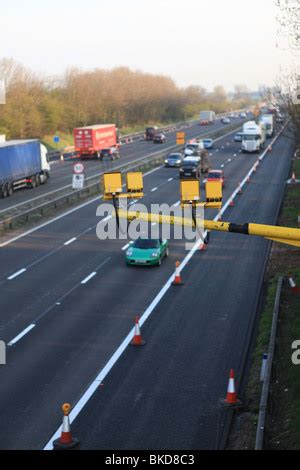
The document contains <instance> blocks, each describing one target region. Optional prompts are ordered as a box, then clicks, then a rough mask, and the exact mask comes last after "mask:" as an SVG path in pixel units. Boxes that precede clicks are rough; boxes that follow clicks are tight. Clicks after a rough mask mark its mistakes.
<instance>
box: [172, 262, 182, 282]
mask: <svg viewBox="0 0 300 470" xmlns="http://www.w3.org/2000/svg"><path fill="white" fill-rule="evenodd" d="M179 267H180V262H179V261H176V263H175V277H174V281H173V282H172V286H183V284H184V282H183V281H182V279H181V276H180V268H179Z"/></svg>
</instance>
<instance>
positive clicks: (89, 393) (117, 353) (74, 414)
mask: <svg viewBox="0 0 300 470" xmlns="http://www.w3.org/2000/svg"><path fill="white" fill-rule="evenodd" d="M280 134H281V132H280ZM280 134H279V135H280ZM279 135H278V136H277V138H278V137H279ZM275 140H277V139H275ZM275 140H274V141H275ZM274 141H273V142H272V144H273V143H274ZM262 157H264V154H263V155H262ZM250 171H251V170H250ZM247 176H248V175H246V177H245V178H244V180H243V183H242V184H244V182H245V181H246V180H247ZM237 191H238V188H237V189H236V190H235V191H234V193H233V194H232V195H231V196H230V197H229V199H228V200H227V202H226V204H225V206H224V207H223V208H222V209H221V211H220V212H219V213H218V214H217V215H216V217H215V218H214V219H213V220H214V221H216V220H217V219H218V218H219V216H220V215H221V214H223V212H224V211H225V210H226V209H227V207H228V205H229V203H230V200H231V199H232V197H233V195H234V194H235V193H236V192H237ZM206 233H207V231H205V232H204V237H205V236H206ZM202 243H203V242H202V240H201V239H200V240H198V242H196V243H195V245H194V247H193V248H192V249H191V251H190V252H189V253H188V254H187V256H186V257H185V258H184V260H183V261H182V263H181V265H180V267H179V271H181V270H182V269H183V268H184V267H185V266H186V264H187V263H188V262H189V260H190V259H191V258H192V256H193V255H194V253H195V252H196V251H197V249H198V248H199V246H200V245H202ZM173 280H174V274H173V273H172V275H171V277H170V278H169V279H168V281H167V282H166V284H165V285H164V286H163V288H162V289H161V291H160V292H159V293H158V294H157V296H156V297H155V298H154V300H153V301H152V302H151V304H150V305H149V306H148V308H147V309H146V310H145V312H144V313H143V315H142V316H141V318H140V326H142V325H143V324H144V323H145V321H146V320H147V318H148V317H149V316H150V314H151V313H152V312H153V310H154V308H155V307H156V306H157V304H158V303H159V302H160V300H161V299H162V298H163V296H164V295H165V293H166V292H167V290H168V289H169V287H170V285H171V283H172V281H173ZM133 334H134V327H133V328H132V329H131V331H130V332H129V333H128V335H127V336H126V338H125V339H124V340H123V342H122V343H121V344H120V346H119V347H118V349H117V350H116V351H115V352H114V354H113V355H112V356H111V358H110V359H109V360H108V362H107V363H106V365H105V366H104V367H103V369H102V370H101V371H100V372H99V374H98V375H97V377H96V379H95V380H94V381H93V382H92V383H91V384H90V386H89V387H88V388H87V390H86V392H85V393H84V394H83V395H82V397H81V398H80V399H79V401H78V402H77V404H76V405H75V407H74V408H73V410H72V411H71V413H70V422H71V423H72V422H73V421H74V419H75V418H76V417H77V416H78V414H79V413H80V411H81V410H82V409H83V408H84V407H85V405H86V404H87V402H88V401H89V399H90V398H91V397H92V395H93V394H94V392H95V391H96V390H97V388H98V387H99V383H101V382H102V381H103V379H104V378H105V377H106V376H107V374H108V373H109V371H110V370H111V369H112V367H113V366H114V365H115V364H116V362H117V361H118V359H119V358H120V356H121V355H122V354H123V352H124V351H125V349H126V348H127V346H128V344H129V342H130V341H131V340H132V336H133ZM60 434H61V426H60V427H59V428H58V429H57V430H56V431H55V433H54V434H53V436H52V437H51V438H50V440H49V441H48V442H47V444H46V445H45V447H44V449H43V450H52V449H53V441H54V440H55V439H57V438H58V437H59V436H60Z"/></svg>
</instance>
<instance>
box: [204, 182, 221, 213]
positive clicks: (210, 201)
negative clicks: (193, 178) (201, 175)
mask: <svg viewBox="0 0 300 470" xmlns="http://www.w3.org/2000/svg"><path fill="white" fill-rule="evenodd" d="M205 207H214V208H216V209H220V208H221V207H222V181H219V180H215V181H206V204H205Z"/></svg>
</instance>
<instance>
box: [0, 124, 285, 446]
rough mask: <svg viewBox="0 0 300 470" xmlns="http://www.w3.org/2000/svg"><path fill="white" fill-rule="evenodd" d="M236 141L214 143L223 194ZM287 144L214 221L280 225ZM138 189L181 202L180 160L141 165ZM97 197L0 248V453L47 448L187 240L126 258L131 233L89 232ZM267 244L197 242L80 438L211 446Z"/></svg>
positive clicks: (96, 401) (222, 238)
mask: <svg viewBox="0 0 300 470" xmlns="http://www.w3.org/2000/svg"><path fill="white" fill-rule="evenodd" d="M198 131H199V128H198ZM198 133H199V132H198ZM132 145H133V144H132ZM141 145H145V143H144V144H142V143H141ZM239 148H240V144H238V143H233V134H232V135H231V136H227V137H224V138H222V139H220V140H219V141H218V143H217V144H216V148H215V149H214V151H213V152H212V153H213V155H212V157H211V158H212V162H213V167H215V168H220V167H222V168H224V171H225V176H226V187H225V189H224V200H225V201H226V200H227V199H228V197H229V196H230V194H231V193H232V192H233V191H234V190H235V189H236V187H237V185H238V184H239V182H240V181H241V180H242V179H243V178H244V176H245V174H246V173H247V171H248V170H249V169H250V168H251V166H252V165H253V163H254V162H255V161H256V159H257V155H245V154H242V153H239ZM128 149H129V146H128ZM292 153H293V144H292V141H291V140H290V139H288V138H286V137H284V136H283V137H280V138H279V140H278V141H277V143H276V144H275V145H274V146H273V150H272V152H271V153H268V154H267V155H266V157H265V159H264V160H263V162H262V163H261V165H260V166H259V168H258V170H257V173H256V174H255V175H254V176H253V178H252V180H251V183H249V184H248V185H247V188H246V189H245V191H244V192H243V194H242V195H241V196H239V198H238V199H237V200H236V205H235V207H233V208H230V209H228V211H226V213H225V216H226V217H225V216H224V219H226V220H230V221H233V222H240V223H242V222H246V221H251V222H258V223H259V222H264V223H267V224H272V223H276V218H277V211H278V205H279V202H280V198H281V194H282V191H283V189H284V186H285V181H286V179H287V176H288V171H289V167H290V159H291V156H292ZM144 185H145V197H144V198H143V200H142V202H143V203H145V204H146V205H147V206H150V204H152V203H162V202H165V203H167V204H170V205H172V204H175V203H177V202H178V200H179V182H178V170H173V169H166V168H158V169H156V170H155V171H151V172H149V174H148V175H147V176H145V177H144ZM155 188H157V189H155ZM99 202H100V201H90V202H89V203H88V204H85V205H83V207H80V208H78V209H77V210H75V211H72V212H70V213H69V214H66V215H65V216H63V217H60V218H58V219H56V220H55V221H53V222H52V223H50V224H48V225H47V226H45V227H42V228H40V229H38V230H36V231H33V232H31V233H29V234H28V235H26V236H24V237H22V238H19V239H17V240H15V241H13V242H12V243H10V244H8V245H6V246H5V247H3V248H1V249H0V288H1V297H0V311H1V318H0V331H1V334H0V336H1V339H2V340H4V341H5V342H6V343H10V346H8V347H7V365H6V366H2V367H1V384H2V386H1V389H0V403H1V420H2V426H1V430H0V448H1V449H42V448H43V447H44V446H45V445H46V443H47V442H48V440H49V439H50V438H51V436H52V434H53V433H54V432H55V430H56V429H57V427H58V426H59V424H60V422H61V409H60V406H61V404H62V403H64V402H66V401H67V402H70V403H72V404H76V403H77V402H78V401H79V400H80V398H81V397H82V396H83V395H84V394H85V392H86V390H87V388H88V386H89V385H90V384H91V383H92V382H93V380H94V379H95V377H96V376H97V375H98V373H99V372H100V371H101V370H102V369H103V367H104V366H105V364H106V363H107V362H108V361H109V360H110V358H111V356H112V355H113V354H114V352H115V351H116V349H117V348H118V347H119V345H120V344H121V343H122V342H123V340H124V338H125V337H126V336H127V335H128V333H129V332H130V331H131V329H132V326H133V321H134V317H135V315H141V316H142V315H143V312H145V311H146V309H147V307H148V306H149V305H150V304H151V302H152V301H153V299H154V298H155V297H156V296H157V295H158V294H159V292H160V291H161V289H162V288H163V286H164V285H165V284H166V282H167V281H168V279H169V278H170V276H172V273H173V271H174V263H175V261H176V260H177V259H179V260H183V259H184V258H185V257H186V255H187V252H186V251H185V248H184V240H182V241H180V240H176V241H174V240H171V241H170V257H169V258H168V259H167V260H165V261H164V262H163V264H162V266H161V267H160V268H153V269H147V268H137V267H130V268H128V267H126V266H125V263H124V251H123V250H122V248H123V247H124V246H125V245H126V243H127V241H126V240H106V241H100V240H98V239H97V237H96V233H95V228H96V225H97V223H99V218H98V217H96V209H97V206H98V204H99ZM214 215H215V211H210V212H209V217H213V216H214ZM269 243H270V242H268V241H266V240H262V239H258V238H255V237H253V238H252V237H245V236H242V235H234V234H223V233H214V234H212V236H211V242H210V245H209V248H208V250H207V251H205V252H203V251H199V250H198V251H197V252H195V254H194V256H193V257H191V259H190V260H189V262H188V264H187V266H186V267H185V268H184V270H183V272H182V276H183V277H184V281H185V285H184V287H181V288H176V287H172V288H169V289H166V293H165V295H164V296H163V297H162V299H161V301H160V302H159V303H157V305H156V307H155V308H154V309H153V311H152V313H151V316H150V317H149V318H148V320H147V321H146V322H145V324H144V325H143V327H142V333H143V336H144V337H145V339H146V340H147V344H146V345H145V346H144V347H143V348H141V349H135V348H126V349H125V352H124V353H123V355H122V356H121V358H120V359H119V361H118V362H117V363H116V365H115V366H114V367H113V368H112V369H111V371H110V372H109V374H108V375H107V377H106V378H105V380H104V381H103V385H102V383H101V382H99V384H98V386H97V389H96V392H95V394H94V395H93V396H92V398H91V399H90V401H88V403H87V405H86V406H85V407H84V408H83V410H82V411H81V413H80V414H79V416H78V418H77V419H76V420H75V421H74V423H73V431H74V434H76V435H77V437H79V438H80V440H81V448H83V449H92V448H94V449H95V448H96V449H211V448H216V447H218V446H219V443H220V439H221V437H222V429H223V424H224V422H225V421H224V420H225V417H224V412H223V410H221V409H220V407H219V405H218V400H219V399H220V398H224V396H225V393H226V387H227V380H228V372H229V369H230V368H231V367H234V368H235V370H236V372H237V374H238V377H239V374H240V373H241V372H242V371H241V367H242V366H241V364H242V358H243V355H244V352H245V351H244V349H245V344H246V343H247V338H248V336H249V332H250V328H251V324H252V319H253V316H254V314H255V309H256V299H257V293H258V292H259V289H260V286H261V275H262V272H263V268H264V263H265V258H266V256H267V253H268V246H269Z"/></svg>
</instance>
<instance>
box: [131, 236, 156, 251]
mask: <svg viewBox="0 0 300 470" xmlns="http://www.w3.org/2000/svg"><path fill="white" fill-rule="evenodd" d="M133 246H134V247H135V248H140V249H143V250H148V249H151V248H159V240H152V239H144V238H138V239H137V240H136V241H135V242H134V245H133Z"/></svg>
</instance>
